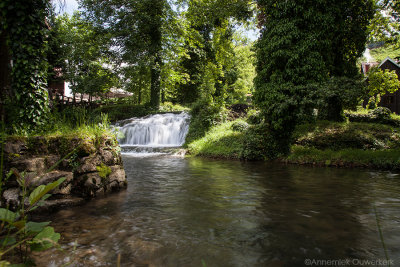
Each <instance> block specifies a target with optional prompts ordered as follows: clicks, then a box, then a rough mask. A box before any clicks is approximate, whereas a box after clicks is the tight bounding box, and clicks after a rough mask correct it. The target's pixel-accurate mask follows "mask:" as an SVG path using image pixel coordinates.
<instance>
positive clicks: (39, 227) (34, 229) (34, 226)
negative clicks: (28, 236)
mask: <svg viewBox="0 0 400 267" xmlns="http://www.w3.org/2000/svg"><path fill="white" fill-rule="evenodd" d="M49 224H50V222H40V223H37V222H27V223H26V226H25V227H26V231H28V233H40V232H41V231H43V229H44V228H45V227H46V226H47V225H49Z"/></svg>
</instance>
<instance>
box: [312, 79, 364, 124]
mask: <svg viewBox="0 0 400 267" xmlns="http://www.w3.org/2000/svg"><path fill="white" fill-rule="evenodd" d="M366 94H367V87H366V84H365V82H363V81H361V80H360V79H356V78H351V79H350V78H347V77H334V78H331V79H329V80H328V82H326V83H325V84H324V85H323V86H321V88H320V90H319V98H318V99H319V100H318V117H319V118H320V119H323V120H330V121H344V120H345V116H344V113H343V109H352V110H353V109H355V108H356V107H357V105H358V103H359V102H360V100H361V99H362V98H363V97H365V96H366Z"/></svg>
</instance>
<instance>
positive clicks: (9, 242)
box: [0, 236, 17, 246]
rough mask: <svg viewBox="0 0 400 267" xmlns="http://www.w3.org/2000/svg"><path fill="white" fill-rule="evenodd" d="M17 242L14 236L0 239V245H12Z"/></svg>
mask: <svg viewBox="0 0 400 267" xmlns="http://www.w3.org/2000/svg"><path fill="white" fill-rule="evenodd" d="M16 242H17V240H16V239H15V237H14V236H6V237H5V238H2V239H0V246H10V245H14V244H15V243H16Z"/></svg>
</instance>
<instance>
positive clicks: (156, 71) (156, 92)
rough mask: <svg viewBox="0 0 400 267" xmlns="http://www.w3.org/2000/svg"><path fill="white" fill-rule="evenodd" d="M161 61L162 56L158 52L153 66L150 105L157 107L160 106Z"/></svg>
mask: <svg viewBox="0 0 400 267" xmlns="http://www.w3.org/2000/svg"><path fill="white" fill-rule="evenodd" d="M161 61H162V60H161V56H160V55H159V53H157V55H156V57H155V59H154V61H153V64H152V66H151V85H150V105H151V106H152V107H154V108H156V109H158V108H159V107H160V91H161V86H160V85H161V63H162V62H161Z"/></svg>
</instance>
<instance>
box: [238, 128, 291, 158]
mask: <svg viewBox="0 0 400 267" xmlns="http://www.w3.org/2000/svg"><path fill="white" fill-rule="evenodd" d="M245 135H246V138H244V139H243V147H242V151H241V152H240V157H241V158H242V159H246V160H267V159H275V158H277V157H279V156H281V155H283V154H284V153H286V152H287V151H282V147H288V146H287V145H286V144H284V143H283V142H285V141H286V140H288V139H286V138H279V137H277V136H276V135H275V134H274V133H273V132H272V131H270V129H269V128H268V125H267V124H259V125H254V126H251V127H249V129H248V130H247V131H246V133H245Z"/></svg>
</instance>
